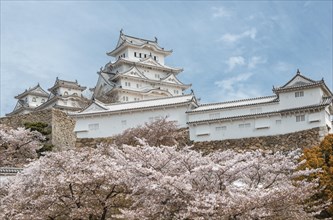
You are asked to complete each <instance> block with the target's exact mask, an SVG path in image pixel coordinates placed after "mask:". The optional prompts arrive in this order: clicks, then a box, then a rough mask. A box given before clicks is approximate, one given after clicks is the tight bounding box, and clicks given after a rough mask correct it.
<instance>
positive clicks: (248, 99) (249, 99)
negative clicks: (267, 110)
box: [199, 95, 278, 107]
mask: <svg viewBox="0 0 333 220" xmlns="http://www.w3.org/2000/svg"><path fill="white" fill-rule="evenodd" d="M273 97H276V98H278V97H277V96H276V95H271V96H259V97H254V98H247V99H238V100H232V101H225V102H216V103H205V104H201V105H199V107H200V106H209V105H218V104H227V103H236V102H243V101H251V100H258V99H264V98H273Z"/></svg>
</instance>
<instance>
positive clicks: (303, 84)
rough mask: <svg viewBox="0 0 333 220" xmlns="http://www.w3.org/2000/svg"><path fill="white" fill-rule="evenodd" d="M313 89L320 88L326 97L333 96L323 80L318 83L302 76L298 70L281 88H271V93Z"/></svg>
mask: <svg viewBox="0 0 333 220" xmlns="http://www.w3.org/2000/svg"><path fill="white" fill-rule="evenodd" d="M315 87H319V88H321V89H322V90H323V92H324V94H325V95H326V96H333V94H332V92H331V91H330V89H329V88H328V87H327V86H326V84H325V82H324V79H322V80H319V81H315V80H312V79H310V78H307V77H305V76H303V75H302V74H301V72H300V71H299V70H297V73H296V75H295V76H294V77H293V78H292V79H291V80H289V81H288V82H287V83H286V84H284V85H283V86H281V87H273V92H274V93H276V94H279V93H281V92H289V91H297V90H304V89H309V88H315Z"/></svg>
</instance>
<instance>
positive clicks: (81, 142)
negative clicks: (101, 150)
mask: <svg viewBox="0 0 333 220" xmlns="http://www.w3.org/2000/svg"><path fill="white" fill-rule="evenodd" d="M112 143H113V139H112V138H111V137H108V138H77V139H76V144H75V147H78V148H81V147H96V146H97V145H99V144H106V145H110V144H112Z"/></svg>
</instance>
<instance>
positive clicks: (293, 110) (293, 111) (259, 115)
mask: <svg viewBox="0 0 333 220" xmlns="http://www.w3.org/2000/svg"><path fill="white" fill-rule="evenodd" d="M328 105H329V104H319V105H310V106H304V107H299V108H291V109H283V110H280V111H271V112H263V113H256V114H246V115H237V116H231V117H224V118H217V119H206V120H198V121H190V122H187V124H189V125H190V124H194V125H196V124H211V123H216V122H224V121H235V120H240V119H243V120H245V119H253V118H262V117H270V116H276V115H290V114H300V113H302V112H311V111H313V112H316V111H320V110H322V109H324V108H325V107H326V106H328Z"/></svg>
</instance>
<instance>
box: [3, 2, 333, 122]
mask: <svg viewBox="0 0 333 220" xmlns="http://www.w3.org/2000/svg"><path fill="white" fill-rule="evenodd" d="M0 6H1V21H0V25H1V38H0V39H1V47H0V51H1V72H0V73H1V77H0V81H1V87H0V92H1V94H0V116H4V115H5V114H6V113H9V112H11V111H12V110H13V108H14V107H15V104H16V101H17V100H15V98H14V96H16V95H18V94H19V93H22V92H23V91H24V90H25V89H28V88H29V87H34V86H36V85H37V83H40V85H41V86H42V87H43V88H44V90H47V89H48V88H50V87H52V86H53V84H54V82H55V79H56V77H59V78H60V79H64V80H69V81H74V80H78V82H79V83H80V84H81V85H83V86H87V87H88V88H93V87H94V86H95V85H96V82H97V78H98V75H97V71H99V69H100V67H102V66H104V65H105V64H106V63H107V62H109V61H110V60H112V61H113V58H112V57H109V56H107V55H106V52H108V51H111V50H113V49H114V48H115V46H116V44H117V41H118V38H119V31H120V30H121V29H123V32H124V33H125V34H127V35H131V36H136V37H140V38H144V39H151V40H154V37H155V36H156V37H157V38H158V42H159V44H160V45H161V46H162V47H164V48H165V49H167V50H168V49H172V50H173V53H172V55H170V56H168V57H167V58H166V61H165V62H166V64H167V65H168V66H172V67H181V68H183V69H184V71H183V72H182V73H180V74H179V75H178V77H179V79H180V80H181V81H182V82H183V83H185V84H190V83H191V84H192V87H191V89H193V91H194V93H195V95H196V97H197V98H199V99H200V103H211V102H221V101H228V100H235V99H243V98H252V97H258V96H270V95H273V92H272V87H273V86H282V85H283V84H285V83H286V82H287V81H289V80H290V79H291V78H292V77H293V76H294V75H295V74H296V71H297V69H299V70H300V71H301V73H302V74H303V75H305V76H306V77H309V78H311V79H314V80H321V79H322V78H324V80H325V82H326V84H327V86H328V87H329V88H330V89H331V90H332V87H333V76H332V74H333V71H332V68H333V64H332V60H333V58H332V44H333V42H332V41H333V36H332V27H333V24H332V20H333V16H332V11H333V6H332V1H79V0H78V1H4V0H1V5H0Z"/></svg>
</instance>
